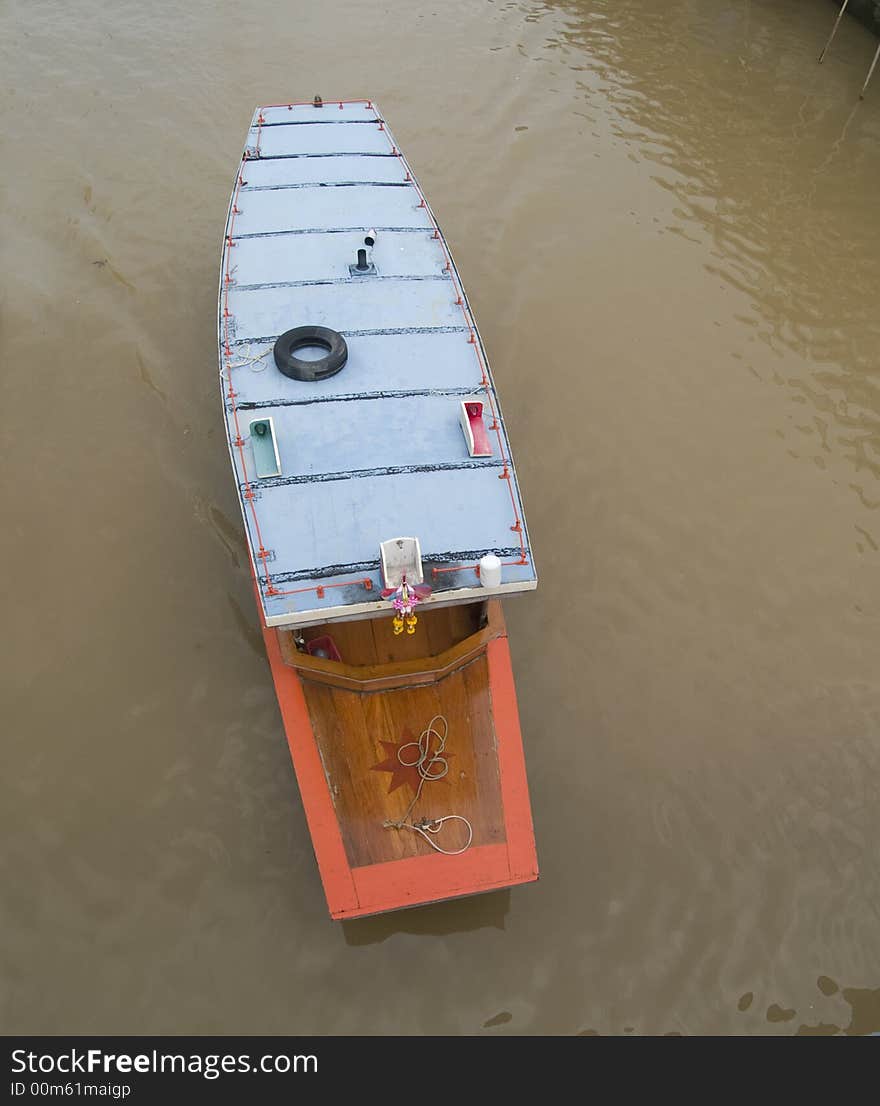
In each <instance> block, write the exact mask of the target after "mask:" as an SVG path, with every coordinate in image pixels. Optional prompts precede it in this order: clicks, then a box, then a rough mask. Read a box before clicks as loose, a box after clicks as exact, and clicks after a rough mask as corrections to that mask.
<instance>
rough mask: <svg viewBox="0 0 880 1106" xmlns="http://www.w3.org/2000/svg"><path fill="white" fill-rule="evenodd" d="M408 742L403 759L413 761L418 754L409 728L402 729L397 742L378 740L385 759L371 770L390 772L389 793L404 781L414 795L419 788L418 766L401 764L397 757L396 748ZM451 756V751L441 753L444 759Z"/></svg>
mask: <svg viewBox="0 0 880 1106" xmlns="http://www.w3.org/2000/svg"><path fill="white" fill-rule="evenodd" d="M410 743H412V747H411V748H409V749H407V750H406V751H405V752H404V754H403V759H404V760H407V761H410V760H413V761H414V760H415V759H416V757H418V755H419V750H418V747H417V744H416V738H414V737H413V735H412V734H411V733H410V732H409V730H404V732H403V736H402V738H401V740H400V742H399V743H397V742H394V741H380V742H379V744H380V745H383V746H384V747H385V752H386V754H387V755H386V757H385V760H383V761H382V763H381V764H374V765H373V767H372V771H373V772H390V773H391V782H390V783H389V785H388V794H389V795H390V794H391V792H392V791H396V790H397V789H398V787H401V786H403V784H405V783H406V784H409V787H410V790H411V791H412V793H413V795H415V793H416V792H417V791H418V789H419V779H420V777H419V770H418V768H417V767H416V765H415V764H412V765H410V764H401V763H400V759H399V757H398V750H399V749H401V748H402V747H403V746H404V745H409V744H410ZM432 751H433V750H432ZM453 756H454V754H453V753H447V752H444V753H443V757H444V759H445V760H451V759H452V757H453ZM436 782H438V783H439V782H440V781H439V780H438V781H436Z"/></svg>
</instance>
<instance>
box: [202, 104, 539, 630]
mask: <svg viewBox="0 0 880 1106" xmlns="http://www.w3.org/2000/svg"><path fill="white" fill-rule="evenodd" d="M368 230H370V231H372V232H373V233H374V235H375V244H374V245H373V246H372V250H371V258H370V260H371V261H372V263H373V265H374V268H375V271H374V272H373V271H371V272H370V275H352V273H351V271H350V268H349V266H350V265H352V264H353V263H355V262H356V260H357V251H358V249H359V248H360V247H362V246H363V244H364V238H365V235H366V232H367V231H368ZM308 325H317V326H323V327H329V328H331V329H332V330H335V331H338V332H339V333H341V334H342V335H343V336H344V338H345V340H346V344H347V347H348V359H347V362H346V364H345V366H344V368H343V369H342V370H341V371H340V372H339V373H338V374H336V375H335V376H332V377H329V378H328V379H325V380H322V381H316V382H307V381H301V380H295V379H291V378H290V377H288V376H286V375H284V374H283V373H282V372H281V371H280V370H279V369H278V368H277V367H276V364H275V360H274V357H273V348H274V343H275V341H276V339H277V338H278V337H279V336H280V335H281V334H283V333H284V332H286V331H288V330H291V329H292V328H294V327H299V326H308ZM218 335H219V347H220V378H221V389H222V394H223V402H224V407H225V415H226V430H227V437H228V440H229V447H230V455H231V457H232V463H233V468H234V470H235V475H236V479H237V482H238V489H239V496H240V500H241V506H242V516H243V519H244V523H245V528H246V531H247V537H248V545H249V548H250V553H251V558H252V562H253V565H254V573H255V576H256V580H257V584H258V588H259V592H260V599H261V603H262V606H263V613H264V617H265V620H266V623H267V625H276V626H284V625H289V626H296V625H305V624H308V623H310V622H318V621H330V620H333V619H340V618H352V617H363V616H370V615H379V614H387V613H388V612H389V610H390V607H389V603H388V601H387V600H382V599H381V597H380V594H379V592H380V591H381V589H382V588H383V586H384V581H383V580H382V575H381V569H380V555H379V548H380V543H382V542H384V541H388V540H390V539H394V538H398V537H401V536H411V537H416V538H418V540H419V543H420V547H421V555H422V564H423V569H424V577H425V583H428V584H430V585H431V586H432V588H433V595H432V597H431V599H430V600H428V602H432V603H434V602H447V601H448V602H454V601H464V600H468V599H480V598H485V597H486V596H487V595H489V594H493V595H499V594H500V595H503V594H505V593H509V592H516V591H526V590H530V589H532V588H534V587H535V586H536V583H537V577H536V573H535V567H534V562H533V560H532V555H531V548H530V545H529V540H528V531H527V529H526V524H525V518H524V515H523V509H522V503H521V500H520V493H519V487H518V485H517V481H516V473H515V470H514V467H513V460H512V457H511V453H510V446H509V443H508V439H507V433H506V430H505V426H504V420H503V417H502V414H501V409H500V405H499V402H498V397H497V395H496V392H495V386H494V382H493V380H492V375H491V372H490V369H489V365H488V361H487V359H486V355H485V351H484V349H483V345H482V341H481V339H480V335H479V332H478V331H477V328H476V324H475V323H474V320H473V317H472V315H471V311H470V307H469V305H468V302H467V297H466V295H465V293H464V289H463V287H462V285H461V281H460V279H459V276H458V272H457V270H456V269H455V265H454V263H453V262H452V259H451V256H450V254H449V251H448V248H447V246H446V242H445V240H444V238H443V235H442V233H441V231H440V230H439V228H438V227H437V224H436V222H435V220H434V217H433V214H432V212H431V209H430V207H429V205H428V204H427V201H426V200H425V198H424V196H423V194H422V192H421V190H420V188H419V186H418V184H417V183H416V180H415V177H414V175H413V173H412V170H411V168H410V167H409V165H408V163H407V161H406V159H405V158H404V157H403V155H402V154H401V153H400V150H399V148H398V146H397V144H396V142H395V140H394V138H393V136H392V134H391V132H390V131H389V130H388V127H387V125H386V124H385V121H384V119H383V118H382V116H381V114H380V112H379V110H378V108H377V107H376V105H375V104H373V103H372V102H370V101H357V102H348V103H344V104H342V105H340V104H339V103H338V102H328V103H325V104H323V105H322V106H315V105H313V104H292V105H290V106H288V105H282V106H280V107H264V108H260V109H258V110H257V111H256V112H255V113H254V119H253V122H252V125H251V128H250V131H249V134H248V145H247V147H246V148H245V152H244V155H243V158H242V163H241V166H240V171H239V174H238V176H237V179H236V185H235V188H234V191H233V195H232V199H231V201H230V207H229V215H228V219H227V224H226V234H225V241H224V249H223V263H222V269H221V278H220V303H219V314H218ZM464 400H479V401H481V402H482V404H483V411H484V422H485V428H486V430H487V434H488V438H489V443H490V447H491V454H490V455H488V456H473V455H472V454H471V450H470V449H469V448H468V443H467V440H466V438H465V433H464V432H463V429H462V426H461V424H460V414H461V405H462V402H463V401H464ZM268 419H271V427H272V431H273V433H274V438H275V445H276V447H277V460H278V462H279V464H277V465H274V464H273V467H272V468H271V469H270V470H268V474H267V475H263V476H260V475H258V471H263V472H266V471H267V470H266V469H265V466H263V467H262V469H261V466H260V464H259V460H260V458H259V456H258V455H257V453H256V452H255V450H256V449H257V448H258V447H257V445H255V439H253V437H252V434H251V430H250V426H251V423H252V422H254V421H255V420H268ZM278 470H280V471H278ZM487 553H493V554H495V555H496V556H498V557H500V558H501V561H502V578H501V584H500V585H499V586H498V587H492V588H486V587H483V586H481V584H480V579H479V576H478V574H477V572H476V571H475V566H476V565H477V563H478V562H479V560H480V558H481V557H482V556H484V555H485V554H487Z"/></svg>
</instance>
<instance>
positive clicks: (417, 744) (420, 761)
mask: <svg viewBox="0 0 880 1106" xmlns="http://www.w3.org/2000/svg"><path fill="white" fill-rule="evenodd" d="M435 722H438V723H441V724H442V726H443V732H442V733H441V732H440V730H439V729H437V728H436V727H435V725H434V723H435ZM448 735H449V723H448V722H447V721H446V719H445V718H444V716H443V715H442V714H435V715H434V717H433V718H432V719H431V721H430V722H429V723H428V725H427V726H426V727H425V728H424V729H423V730H422V732H421V734H420V735H419V739H418V741H408V742H407V743H406V744H405V745H401V746H400V748H399V749H398V750H397V759H398V760H399V761H400V763H401V764H402V765H403V767H404V768H415V769H416V770H417V771H418V773H419V786H418V788H417V789H416V793H415V795H414V796H413V800H412V802H411V803H410V804H409V806H408V807H407V808H406V813H405V814H404V815H403V817H402V818H401V819H400V820H399V821H396V822H395V821H392V820H391V819H388V820H386V821H385V822H383V823H382V825H383V826H384V827H385V828H386V829H398V830H399V829H408V830H412V831H413V832H414V833H419V834H421V835H422V837H424V839H425V840H426V841H427V842H428V844H429V845H430V846H431V848H432V849H435V850H436V851H437V852H438V853H443V855H444V856H458V854H459V853H463V852H464V851H465V850H466V849H469V848H470V845H471V841H473V839H474V828H473V826H472V825H471V824H470V822H469V821H468V820H467V818H464V817H463V816H462V815H461V814H444V815H443V817H442V818H422V819H421V820H420V821H418V822H410V821H408V819H409V817H410V815H411V814H412V812H413V809H414V808H415V805H416V803H417V802H418V801H419V798H420V797H421V794H422V788H423V787H424V786H425V784H426V783H429V782H430V781H432V780H442V779H443V778H444V776H446V775H447V773H448V772H449V761H448V760H447V759H446V757H444V756H443V751H444V749H445V748H446V738H447V737H448ZM434 738H435V739H436V748H435V749H434V750H433V752H432V750H431V741H432V739H434ZM404 749H416V750H417V755H416V759H415V760H406V759H404V755H403V751H404ZM445 822H464V824H465V825H466V826H467V832H468V839H467V841H466V842H465V843H464V845H462V847H461V848H460V849H444V848H442V847H441V846H440V845H438V844H437V842H436V841H435V840H434V837H435V836H436V835H437V834H438V833H439V832H440V831H441V829H442V828H443V824H444V823H445Z"/></svg>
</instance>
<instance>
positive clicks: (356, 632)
mask: <svg viewBox="0 0 880 1106" xmlns="http://www.w3.org/2000/svg"><path fill="white" fill-rule="evenodd" d="M431 617H432V616H431V615H425V616H423V618H422V622H423V623H424V622H425V621H426V620H428V619H430V618H431ZM433 617H434V618H435V625H434V627H433V631H432V626H431V624H430V622H429V625H428V628H427V629H423V628H422V627H421V626H420V634H421V646H419V645H418V644H417V643H416V641H415V640H413V642H411V643H410V642H407V641H406V640H405V639H404V640H403V641H401V642H400V645H399V646H398V645H397V644H386V639H387V642H393V641H394V639H393V638H392V636H391V631H390V628H389V625H388V620H387V619H384V620H380V621H377V622H373V621H371V622H370V623H365V624H363V626H361V627H358V626H357V624H351V623H349V624H343V625H342V626H337V627H333V628H332V629H333V630H334V631H335V632H336V633H337V636H340V635H341V636H343V637H344V636H345V634H346V632H348V634H349V637H348V639H347V646H348V652H349V654H350V652H351V651H352V650H353V649H354V648H355V646H357V649H358V650H359V653H360V655H359V656H358V657H357V658H356V659H357V660H358V661H359V662H361V663H358V664H354V665H353V664H349V663H342V662H336V661H331V660H326V659H322V658H320V657H311V656H308V655H306V654H304V653H302V652H299V651H297V650H296V649H295V647H294V646H293V644H292V638H291V636H290V635H289V634H287V632H286V631H279V630H276V629H274V628H270V627H266V626H264V627H263V636H264V640H265V644H266V651H267V654H268V658H269V664H270V666H271V670H272V676H273V678H274V681H275V687H276V691H277V694H278V702H279V705H280V708H281V714H282V718H283V721H284V728H285V731H286V734H287V740H288V744H289V746H290V752H291V757H292V758H293V765H294V769H295V771H296V776H297V781H298V783H299V790H300V794H301V796H302V801H303V807H304V809H305V814H306V819H307V821H308V825H309V831H310V833H311V836H312V842H313V845H314V849H315V855H316V858H317V861H318V868H319V870H320V873H321V879H322V881H323V885H324V892H325V894H326V897H327V904H328V907H329V910H330V914H331V916H332V917H333V918H339V919H343V918H357V917H362V916H365V915H369V914H378V913H383V912H385V911H390V910H399V909H402V908H404V907H410V906H417V905H420V904H423V903H431V902H437V901H440V900H443V899H449V898H455V897H459V896H463V895H472V894H478V893H480V892H485V891H491V890H494V889H497V888H502V887H510V886H513V885H514V884H519V883H527V882H529V881H531V880H535V879H537V877H538V865H537V856H536V852H535V840H534V832H533V828H532V817H531V810H530V806H529V795H528V785H527V781H526V770H525V760H524V756H523V747H522V736H521V733H520V726H519V714H518V710H517V704H516V691H515V688H514V681H513V673H512V670H511V664H510V651H509V648H508V642H507V630H506V626H505V624H504V619H503V615H502V613H501V606H500V603H499V602H498V601H492V602H491V603H490V604H489V617H488V621H487V623H486V624H485V625H484V626H481V627H480V628H478V629H475V630H474V632H473V633H465V636H464V637H460V639H459V640H454V638H455V637H456V636H459V635H460V633H462V632H464V631H466V630H467V627H466V626H465V627H462V626H458V627H457V631H458V633H456V632H454V631H455V630H456V627H454V626H453V627H451V628H450V626H448V625H447V623H448V622H450V618H451V616H450V618H444V620H443V625H442V626H440V625H439V621H440V612H437V613H436V614H435V615H433ZM432 632H433V638H432V637H431V635H432ZM444 633H447V634H449V635H450V636H449V640H441V639H442V637H443V634H444ZM369 635H373V637H372V641H373V642H374V644H370V641H371V639H370V637H369ZM383 635H384V636H383ZM432 641H433V646H434V649H435V651H434V652H433V654H432V653H429V652H427V650H428V648H429V647H430V646H431V643H432ZM365 643H366V644H365ZM444 646H445V647H444ZM386 648H387V650H388V651H389V652H390V653H395V652H396V657H392V659H386V660H382V659H377V657H376V655H375V650H376V649H378V650H379V651H380V652H381V651H382V650H384V649H386ZM407 649H409V651H410V652H411V653H412V652H418V651H419V650H420V649H421V651H422V652H423V655H422V656H421V657H418V656H410V657H406V656H403V657H401V655H400V654H401V652H402V653H404V654H405V653H406V651H407ZM368 651H369V655H368ZM343 657H344V658H345V651H343ZM364 661H367V662H370V663H363V662H364ZM435 715H443V716H444V717H445V718H446V720H447V722H448V725H449V736H448V741H447V745H446V757H447V760H448V764H449V773H448V775H447V777H446V778H445V779H443V780H438V781H431V782H429V783H427V784H426V785H424V787H423V789H422V792H421V795H420V797H419V800H418V803H417V806H416V807H415V808H414V810H413V812H412V816H411V818H410V821H412V820H413V819H416V818H418V819H421V818H428V819H434V818H440V817H442V816H443V815H445V814H457V815H460V816H461V817H463V818H467V820H468V822H469V823H470V825H471V827H472V830H473V840H472V843H471V844H470V846H469V847H468V848H467V849H466V850H465V851H464V852H461V853H459V854H458V855H444V854H442V853H439V852H436V851H435V850H433V849H432V848H431V846H430V845H429V844H428V843H427V841H426V840H425V839H424V837H423V836H422V835H420V834H418V833H416V832H414V831H413V830H412V829H408V828H406V827H402V828H397V827H389V826H387V825H385V823H386V822H387V821H393V822H397V821H400V820H401V819H402V817H403V815H404V814H405V812H406V810H407V808H408V806H409V804H410V803H411V801H412V799H413V797H414V794H415V791H416V788H417V785H418V778H417V776H414V775H413V773H412V772H407V771H406V770H404V769H402V768H401V767H400V762H399V759H398V758H397V757H396V750H397V749H398V748H399V747H400V746H401V745H402V744H404V743H406V742H408V741H415V740H417V739H418V736H419V734H420V733H421V731H422V730H423V729H424V728H425V727H426V726H427V725H428V723H429V722H430V721H431V719H432V718H433V717H434V716H435ZM437 840H438V842H439V843H440V844H441V845H442V846H443V847H445V848H446V849H448V850H450V851H452V850H455V849H456V848H459V847H461V845H462V844H463V843H464V842H465V841H466V836H465V830H464V826H463V823H460V822H451V823H446V824H445V826H444V829H443V831H442V833H441V834H438V837H437Z"/></svg>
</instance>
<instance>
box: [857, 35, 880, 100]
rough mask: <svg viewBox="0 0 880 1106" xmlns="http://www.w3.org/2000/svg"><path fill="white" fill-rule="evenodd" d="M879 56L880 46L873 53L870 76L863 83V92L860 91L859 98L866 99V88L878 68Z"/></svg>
mask: <svg viewBox="0 0 880 1106" xmlns="http://www.w3.org/2000/svg"><path fill="white" fill-rule="evenodd" d="M878 58H880V46H878V48H877V53H876V54H874V55H873V61H872V62H871V67H870V69H869V70H868V76H866V79H865V84H863V85H862V86H861V92H860V93H859V100H865V90H866V88H867V87H868V82H869V81H870V80H871V77H872V76H873V71H874V70H876V69H877V60H878Z"/></svg>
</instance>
